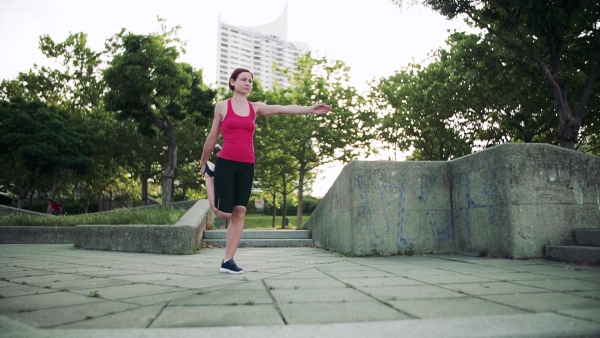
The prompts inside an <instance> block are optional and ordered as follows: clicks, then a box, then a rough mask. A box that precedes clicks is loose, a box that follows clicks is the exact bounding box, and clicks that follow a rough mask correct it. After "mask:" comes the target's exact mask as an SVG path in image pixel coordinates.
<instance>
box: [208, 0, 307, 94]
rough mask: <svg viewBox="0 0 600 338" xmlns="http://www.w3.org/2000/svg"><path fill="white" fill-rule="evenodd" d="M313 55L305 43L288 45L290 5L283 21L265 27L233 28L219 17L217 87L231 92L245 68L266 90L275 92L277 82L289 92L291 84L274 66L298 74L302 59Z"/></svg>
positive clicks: (284, 11) (281, 19)
mask: <svg viewBox="0 0 600 338" xmlns="http://www.w3.org/2000/svg"><path fill="white" fill-rule="evenodd" d="M309 51H310V46H309V45H307V44H305V43H299V42H288V41H287V3H286V5H285V8H284V10H283V13H282V14H281V15H280V16H279V18H277V19H276V20H275V21H273V22H270V23H268V24H265V25H261V26H254V27H241V26H234V25H229V24H226V23H223V22H222V21H221V16H220V15H219V31H218V46H217V83H218V85H219V87H225V88H228V87H229V81H228V80H229V76H230V75H231V72H233V70H234V69H236V68H239V67H243V68H246V69H248V70H250V71H251V72H252V73H253V74H254V77H255V78H258V79H259V80H260V83H261V84H262V85H263V89H264V90H268V89H271V88H272V87H273V85H274V84H275V82H279V84H280V85H281V86H282V87H283V88H286V87H287V86H289V83H288V82H287V80H286V79H285V78H283V77H282V76H281V74H277V73H276V72H274V71H273V65H274V63H277V65H278V67H281V68H290V69H294V70H295V69H296V68H297V66H298V58H299V57H300V56H302V55H304V54H306V53H307V52H309Z"/></svg>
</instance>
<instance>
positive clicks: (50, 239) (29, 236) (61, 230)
mask: <svg viewBox="0 0 600 338" xmlns="http://www.w3.org/2000/svg"><path fill="white" fill-rule="evenodd" d="M75 234H76V232H75V227H44V226H1V227H0V244H70V243H73V241H74V240H75Z"/></svg>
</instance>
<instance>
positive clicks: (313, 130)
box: [275, 53, 376, 228]
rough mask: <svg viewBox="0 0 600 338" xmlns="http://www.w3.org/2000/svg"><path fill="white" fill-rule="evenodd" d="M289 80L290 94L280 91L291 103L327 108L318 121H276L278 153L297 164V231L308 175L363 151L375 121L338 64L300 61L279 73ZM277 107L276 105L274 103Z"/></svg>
mask: <svg viewBox="0 0 600 338" xmlns="http://www.w3.org/2000/svg"><path fill="white" fill-rule="evenodd" d="M279 71H281V72H282V73H283V74H285V76H286V77H287V78H288V81H289V83H290V88H289V89H285V90H284V89H279V90H280V91H281V92H282V93H280V95H281V96H282V97H285V98H286V100H287V101H288V102H289V103H291V104H296V105H302V106H312V105H313V104H315V103H318V102H321V103H325V104H328V105H330V106H331V107H332V113H331V114H327V115H322V116H315V115H299V116H279V117H278V118H280V120H281V121H284V120H285V127H284V128H282V129H281V130H280V137H281V142H280V143H279V144H280V145H281V149H282V150H283V151H284V152H285V153H286V154H288V155H290V156H292V157H293V158H294V159H295V160H296V161H297V165H298V210H297V219H298V224H297V226H298V228H301V227H302V205H303V203H302V201H303V194H304V186H305V184H306V183H307V178H308V176H307V175H308V174H309V173H310V172H311V171H312V170H314V169H315V168H317V167H319V166H321V165H323V164H326V163H329V162H332V161H336V160H337V161H341V162H349V161H350V160H351V159H354V158H355V157H357V156H358V155H359V154H360V153H361V152H362V151H364V150H365V149H366V150H367V151H368V149H369V147H370V144H371V140H372V137H371V136H372V135H371V126H372V124H373V123H374V122H375V120H376V119H375V118H374V115H375V114H373V113H371V112H369V111H365V110H363V108H364V100H363V98H362V97H361V96H359V95H358V94H357V93H356V89H355V88H354V87H352V86H350V85H349V84H348V82H349V79H350V76H349V71H350V68H349V67H348V66H346V65H345V64H344V62H342V61H339V60H334V61H330V60H328V59H327V58H325V57H322V58H314V57H312V55H311V54H310V53H308V54H307V55H305V56H303V57H300V58H299V60H298V69H297V70H295V71H292V70H290V69H286V70H283V69H279ZM275 103H276V102H275Z"/></svg>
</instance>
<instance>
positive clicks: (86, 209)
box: [83, 186, 100, 214]
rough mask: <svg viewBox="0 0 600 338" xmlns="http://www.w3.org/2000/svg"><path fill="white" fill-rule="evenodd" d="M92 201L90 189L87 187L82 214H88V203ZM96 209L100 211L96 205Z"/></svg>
mask: <svg viewBox="0 0 600 338" xmlns="http://www.w3.org/2000/svg"><path fill="white" fill-rule="evenodd" d="M91 200H92V189H91V188H90V187H89V186H87V187H86V188H85V200H84V201H83V213H84V214H87V213H89V212H90V201H91ZM98 209H100V205H98Z"/></svg>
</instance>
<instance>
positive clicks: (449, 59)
mask: <svg viewBox="0 0 600 338" xmlns="http://www.w3.org/2000/svg"><path fill="white" fill-rule="evenodd" d="M447 44H448V46H447V48H444V47H441V48H439V49H438V50H436V51H435V52H434V53H432V55H431V59H430V60H429V61H430V62H429V64H428V65H427V66H420V65H416V64H409V66H408V67H407V68H405V69H403V70H401V71H399V72H397V73H396V74H395V75H393V76H390V77H387V78H383V79H381V80H379V82H377V83H375V85H374V86H373V88H372V91H371V99H372V102H373V104H374V105H376V106H379V109H380V110H381V111H382V112H384V115H383V117H382V118H381V122H380V127H379V128H378V130H379V135H380V138H381V139H383V140H384V141H386V142H387V143H390V144H394V145H395V146H396V147H397V148H399V150H402V151H408V150H410V149H412V148H414V153H413V155H412V157H411V159H421V160H448V159H450V158H453V157H457V156H462V155H465V154H469V153H470V152H471V151H472V150H471V149H472V148H473V147H477V148H481V147H486V146H488V145H493V144H498V143H503V142H506V141H512V142H552V141H553V140H554V139H555V138H554V136H553V135H552V133H551V131H552V130H553V126H554V125H555V121H556V118H555V115H553V114H551V113H548V112H549V110H551V109H552V108H551V106H552V100H551V99H550V98H549V97H548V94H549V91H548V89H547V87H546V86H545V85H544V84H543V83H540V82H539V81H537V82H536V81H535V78H536V77H537V76H538V74H539V70H538V69H537V67H535V65H533V64H532V63H530V62H525V60H524V58H523V57H522V56H520V55H517V54H515V53H512V52H510V51H509V52H504V50H503V51H501V52H498V51H496V50H498V46H497V45H494V44H491V43H490V42H489V41H487V40H485V39H482V38H481V37H480V36H478V35H474V34H465V33H454V34H451V35H450V37H449V38H448V40H447ZM390 109H391V111H388V110H390Z"/></svg>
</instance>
